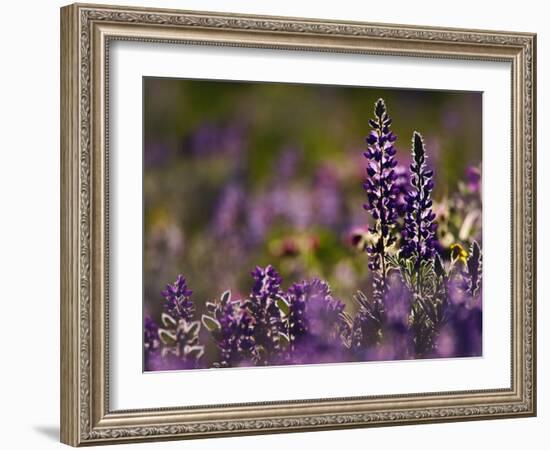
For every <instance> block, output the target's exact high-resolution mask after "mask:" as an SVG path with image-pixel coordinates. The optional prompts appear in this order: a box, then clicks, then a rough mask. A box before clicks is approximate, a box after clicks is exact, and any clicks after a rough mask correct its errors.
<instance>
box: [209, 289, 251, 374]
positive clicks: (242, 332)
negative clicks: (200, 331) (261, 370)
mask: <svg viewBox="0 0 550 450" xmlns="http://www.w3.org/2000/svg"><path fill="white" fill-rule="evenodd" d="M242 306H243V302H241V301H240V300H232V299H231V292H230V291H226V292H224V293H223V294H222V296H221V297H220V300H219V301H218V302H216V303H210V302H208V303H207V304H206V309H207V312H208V314H204V315H203V316H202V322H203V324H204V325H205V326H206V328H207V329H208V330H209V331H210V332H211V333H212V337H213V338H214V341H215V342H216V344H217V346H218V349H219V351H220V354H219V362H217V363H216V366H218V367H237V366H246V365H253V364H255V363H256V362H257V361H258V359H259V356H258V355H259V352H258V348H257V346H256V341H255V339H254V321H253V319H252V316H251V315H250V313H249V311H248V310H246V309H244V308H243V307H242Z"/></svg>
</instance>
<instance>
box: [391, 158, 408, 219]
mask: <svg viewBox="0 0 550 450" xmlns="http://www.w3.org/2000/svg"><path fill="white" fill-rule="evenodd" d="M395 175H396V178H395V182H394V183H393V186H394V189H395V191H396V196H395V197H396V198H395V203H396V208H397V214H398V216H399V217H402V216H404V215H405V212H406V210H407V194H408V193H409V186H410V185H411V177H410V174H409V171H408V170H407V167H406V166H404V165H402V164H398V165H397V166H396V167H395Z"/></svg>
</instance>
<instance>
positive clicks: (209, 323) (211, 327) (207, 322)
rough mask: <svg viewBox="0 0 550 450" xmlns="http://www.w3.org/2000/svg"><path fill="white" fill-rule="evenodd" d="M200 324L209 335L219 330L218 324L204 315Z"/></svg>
mask: <svg viewBox="0 0 550 450" xmlns="http://www.w3.org/2000/svg"><path fill="white" fill-rule="evenodd" d="M202 323H203V325H204V326H205V327H206V329H207V330H208V331H210V332H211V333H212V332H214V331H218V330H219V329H220V328H221V325H220V322H218V321H217V320H216V319H214V318H213V317H210V316H207V315H206V314H203V315H202Z"/></svg>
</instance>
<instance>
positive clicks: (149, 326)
mask: <svg viewBox="0 0 550 450" xmlns="http://www.w3.org/2000/svg"><path fill="white" fill-rule="evenodd" d="M143 346H144V348H145V354H146V355H149V354H151V353H156V352H158V350H159V349H160V339H159V326H158V324H157V323H156V322H155V321H154V320H153V319H151V318H150V317H149V316H146V317H145V324H144V327H143Z"/></svg>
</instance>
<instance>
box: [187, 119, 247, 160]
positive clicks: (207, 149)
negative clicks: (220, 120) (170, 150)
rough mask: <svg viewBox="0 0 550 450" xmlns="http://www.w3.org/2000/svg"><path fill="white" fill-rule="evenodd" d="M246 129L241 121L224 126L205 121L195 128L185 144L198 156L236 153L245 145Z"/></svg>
mask: <svg viewBox="0 0 550 450" xmlns="http://www.w3.org/2000/svg"><path fill="white" fill-rule="evenodd" d="M244 131H245V130H244V127H243V125H242V124H239V123H235V124H227V125H225V126H224V125H219V124H215V123H209V122H204V123H202V124H201V125H200V126H198V127H197V128H196V129H195V130H193V132H192V134H191V135H190V136H189V138H188V140H187V141H186V142H185V143H184V146H185V148H186V149H187V148H188V149H189V150H190V151H191V152H192V153H194V154H196V155H198V156H210V155H215V154H227V155H235V154H237V153H238V152H240V151H241V150H242V149H243V148H244V146H245V139H244V135H245V133H244Z"/></svg>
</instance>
